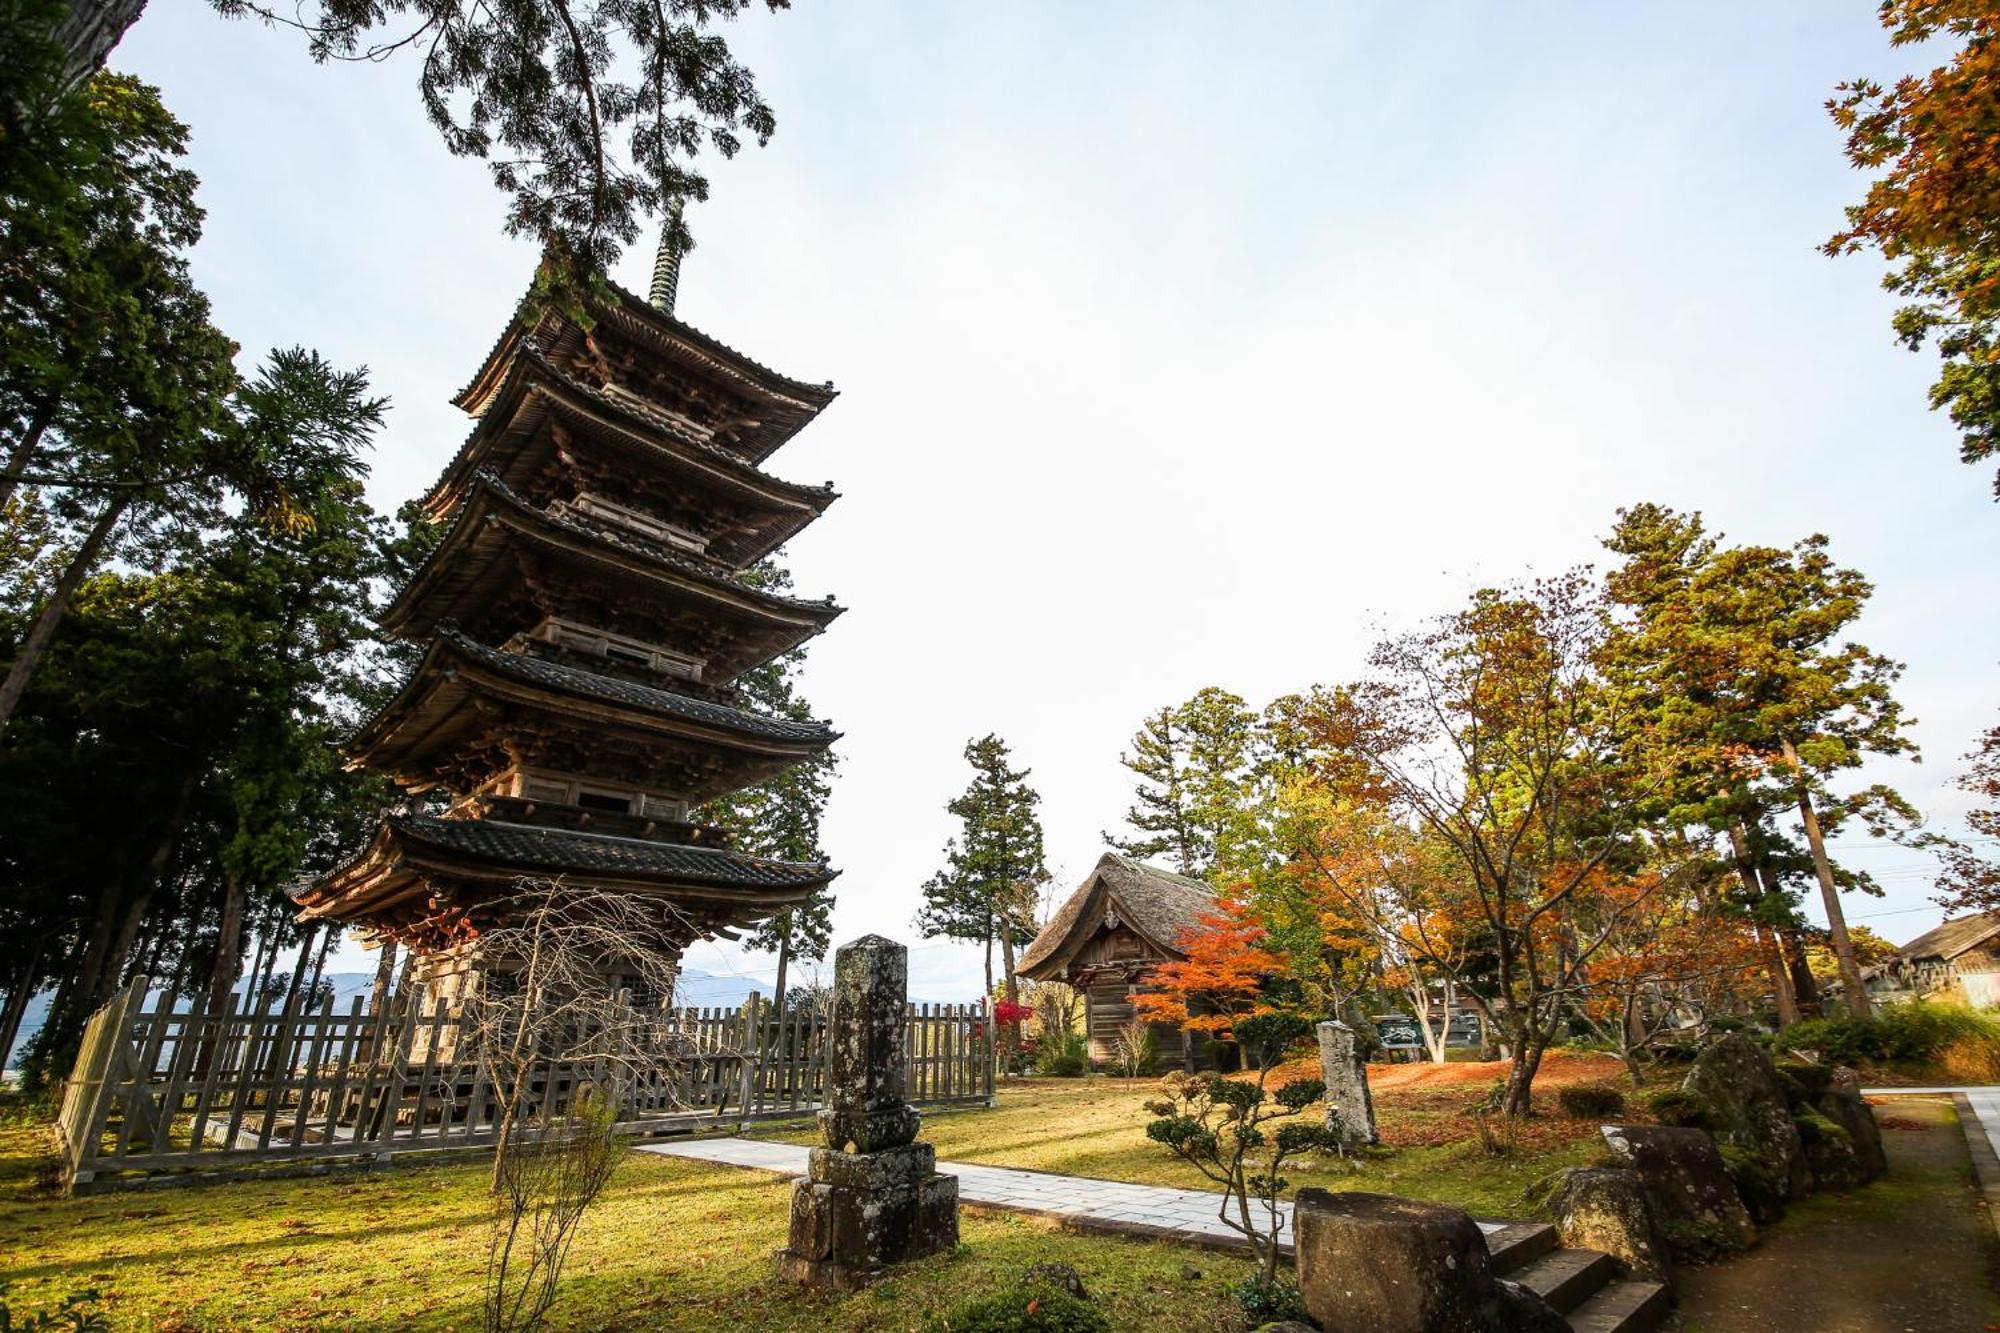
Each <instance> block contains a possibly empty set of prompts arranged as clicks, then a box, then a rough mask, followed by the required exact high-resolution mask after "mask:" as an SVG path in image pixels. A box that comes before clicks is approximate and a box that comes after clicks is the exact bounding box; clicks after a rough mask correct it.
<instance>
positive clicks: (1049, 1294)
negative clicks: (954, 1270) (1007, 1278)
mask: <svg viewBox="0 0 2000 1333" xmlns="http://www.w3.org/2000/svg"><path fill="white" fill-rule="evenodd" d="M924 1327H925V1328H926V1329H927V1330H929V1333H1111V1321H1110V1320H1109V1319H1107V1318H1105V1316H1104V1312H1103V1311H1102V1310H1099V1309H1098V1308H1097V1307H1095V1306H1092V1305H1086V1304H1084V1303H1083V1302H1082V1301H1080V1300H1078V1299H1077V1298H1076V1297H1074V1296H1072V1295H1070V1294H1069V1293H1068V1292H1066V1291H1064V1290H1063V1289H1062V1288H1061V1287H1051V1286H1046V1285H1043V1284H1040V1283H1036V1284H1033V1285H1022V1286H1018V1287H1009V1288H1007V1289H1006V1290H1004V1291H1001V1292H999V1293H997V1294H995V1295H992V1296H987V1297H984V1298H983V1299H980V1300H976V1301H967V1302H966V1303H965V1304H963V1305H960V1306H957V1307H955V1308H954V1309H952V1311H951V1312H950V1313H948V1314H945V1315H933V1316H931V1318H930V1319H929V1320H928V1321H926V1322H925V1324H924Z"/></svg>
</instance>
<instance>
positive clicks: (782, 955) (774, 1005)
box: [771, 912, 794, 1026]
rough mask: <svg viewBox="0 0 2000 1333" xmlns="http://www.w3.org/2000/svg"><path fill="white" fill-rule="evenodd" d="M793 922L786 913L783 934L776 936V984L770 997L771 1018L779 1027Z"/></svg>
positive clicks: (783, 1011)
mask: <svg viewBox="0 0 2000 1333" xmlns="http://www.w3.org/2000/svg"><path fill="white" fill-rule="evenodd" d="M793 920H794V918H793V916H792V914H791V913H790V912H786V913H785V927H784V930H783V932H782V933H780V934H779V936H778V984H777V985H776V986H774V987H772V995H771V1010H772V1017H774V1018H776V1019H777V1020H778V1022H779V1024H780V1025H781V1026H782V1025H783V1023H784V1021H785V981H786V976H785V974H786V973H787V972H789V971H790V970H791V966H792V924H793Z"/></svg>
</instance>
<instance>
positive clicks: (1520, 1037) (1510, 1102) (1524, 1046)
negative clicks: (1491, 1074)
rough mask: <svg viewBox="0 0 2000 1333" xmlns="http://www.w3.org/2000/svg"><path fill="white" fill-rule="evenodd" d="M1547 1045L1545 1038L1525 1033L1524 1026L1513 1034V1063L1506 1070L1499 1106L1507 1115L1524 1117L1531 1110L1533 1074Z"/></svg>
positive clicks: (1538, 1066) (1538, 1068)
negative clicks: (1502, 1095) (1504, 1091)
mask: <svg viewBox="0 0 2000 1333" xmlns="http://www.w3.org/2000/svg"><path fill="white" fill-rule="evenodd" d="M1547 1045H1548V1039H1547V1038H1546V1037H1541V1036H1537V1035H1536V1034H1535V1033H1532V1032H1529V1031H1527V1030H1526V1028H1525V1025H1523V1026H1522V1028H1521V1030H1520V1031H1517V1032H1516V1033H1515V1035H1514V1063H1513V1065H1512V1066H1511V1067H1510V1068H1509V1069H1508V1070H1507V1090H1506V1095H1505V1097H1504V1098H1503V1100H1502V1104H1501V1109H1502V1110H1503V1111H1505V1112H1506V1113H1507V1114H1508V1115H1510V1116H1517V1117H1518V1116H1525V1115H1527V1114H1528V1113H1529V1111H1530V1110H1532V1109H1533V1105H1534V1092H1535V1074H1536V1072H1537V1071H1538V1070H1540V1069H1541V1067H1542V1051H1543V1050H1544V1049H1545V1048H1546V1046H1547Z"/></svg>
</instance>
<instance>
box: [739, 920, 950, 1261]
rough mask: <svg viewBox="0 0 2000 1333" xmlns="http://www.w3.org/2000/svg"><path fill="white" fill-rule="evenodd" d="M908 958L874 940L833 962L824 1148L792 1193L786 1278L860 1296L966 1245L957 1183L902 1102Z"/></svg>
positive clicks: (781, 1255) (783, 1257) (849, 948)
mask: <svg viewBox="0 0 2000 1333" xmlns="http://www.w3.org/2000/svg"><path fill="white" fill-rule="evenodd" d="M908 980H909V951H908V950H907V949H905V948H904V947H903V946H902V945H900V944H897V943H896V942H895V941H894V940H887V939H884V938H882V937H881V936H880V935H866V936H863V937H862V938H861V939H858V940H856V941H854V943H852V944H849V945H846V946H845V947H843V948H842V949H841V950H840V951H839V952H838V953H837V954H835V956H834V964H833V1022H832V1024H831V1030H830V1031H829V1032H828V1034H827V1040H828V1041H829V1042H831V1043H832V1046H831V1050H830V1052H829V1058H828V1061H827V1078H826V1095H825V1100H824V1102H823V1104H822V1106H821V1108H820V1112H819V1129H820V1135H821V1137H822V1138H824V1139H825V1140H826V1146H825V1147H823V1148H814V1149H813V1150H812V1156H811V1158H810V1162H809V1165H808V1166H807V1170H806V1178H805V1179H804V1180H801V1181H800V1182H799V1183H798V1184H797V1185H796V1186H794V1187H793V1190H792V1230H791V1244H790V1245H789V1246H787V1247H786V1248H785V1249H782V1250H780V1251H778V1273H779V1276H781V1277H785V1278H788V1279H790V1280H791V1281H793V1282H798V1283H802V1284H803V1285H805V1286H809V1287H817V1288H819V1289H821V1290H828V1291H855V1290H858V1289H859V1288H862V1287H865V1286H867V1285H868V1284H869V1283H870V1282H873V1281H874V1280H875V1279H876V1278H878V1277H880V1276H881V1274H882V1270H883V1269H885V1268H887V1267H888V1266H889V1265H890V1264H899V1263H905V1262H907V1261H909V1260H912V1259H921V1258H923V1257H924V1256H925V1255H929V1254H936V1253H937V1252H938V1251H940V1250H948V1249H950V1248H951V1247H952V1246H954V1245H956V1244H957V1243H958V1178H957V1177H956V1176H941V1175H939V1174H938V1173H937V1150H936V1149H934V1148H933V1147H931V1145H930V1144H928V1143H918V1142H916V1141H915V1140H916V1137H917V1126H918V1124H919V1123H920V1120H921V1117H920V1116H919V1115H918V1113H917V1108H916V1107H914V1106H911V1105H910V1104H909V1103H908V1102H905V1101H904V1100H903V1014H904V1006H905V1004H906V1003H907V996H908Z"/></svg>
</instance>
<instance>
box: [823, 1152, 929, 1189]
mask: <svg viewBox="0 0 2000 1333" xmlns="http://www.w3.org/2000/svg"><path fill="white" fill-rule="evenodd" d="M809 1162H810V1165H809V1166H808V1167H807V1169H806V1179H808V1180H811V1181H813V1182H814V1183H815V1184H820V1185H843V1186H846V1187H847V1188H849V1189H858V1190H883V1189H889V1188H891V1187H892V1186H896V1185H915V1184H918V1183H920V1182H922V1181H925V1180H928V1179H930V1178H931V1177H932V1176H934V1175H936V1174H937V1149H936V1148H935V1147H933V1146H931V1145H930V1144H928V1143H906V1144H904V1145H903V1146H902V1147H900V1148H889V1149H886V1150H884V1151H882V1152H866V1153H863V1152H836V1151H834V1150H833V1149H832V1148H814V1149H813V1150H812V1155H811V1157H810V1158H809Z"/></svg>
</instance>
